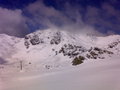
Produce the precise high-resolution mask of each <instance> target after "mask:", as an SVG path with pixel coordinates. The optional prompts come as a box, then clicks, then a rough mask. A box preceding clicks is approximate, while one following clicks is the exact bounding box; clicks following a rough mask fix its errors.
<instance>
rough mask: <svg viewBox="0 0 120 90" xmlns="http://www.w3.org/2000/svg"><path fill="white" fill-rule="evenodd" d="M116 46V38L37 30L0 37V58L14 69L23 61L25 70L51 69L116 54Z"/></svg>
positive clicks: (118, 40)
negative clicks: (18, 36)
mask: <svg viewBox="0 0 120 90" xmlns="http://www.w3.org/2000/svg"><path fill="white" fill-rule="evenodd" d="M119 46H120V36H119V35H111V36H106V37H97V36H93V35H87V34H86V35H85V34H84V35H82V34H79V33H77V34H76V33H72V32H67V31H58V30H50V29H48V30H43V31H40V30H38V31H36V32H34V33H31V34H28V35H26V36H25V38H17V37H12V36H8V35H4V34H2V35H0V49H1V50H0V58H1V60H5V61H6V63H7V64H8V63H9V64H13V65H15V66H14V68H15V67H16V68H17V67H19V63H20V62H22V63H23V65H24V69H25V70H28V69H30V70H31V68H38V69H39V68H41V67H43V68H47V69H50V68H54V67H62V66H72V65H78V64H81V63H83V62H85V61H87V60H94V59H105V58H109V57H112V56H113V55H117V54H118V55H119V53H120V52H119V50H120V48H119ZM6 63H5V64H6ZM13 65H12V66H13Z"/></svg>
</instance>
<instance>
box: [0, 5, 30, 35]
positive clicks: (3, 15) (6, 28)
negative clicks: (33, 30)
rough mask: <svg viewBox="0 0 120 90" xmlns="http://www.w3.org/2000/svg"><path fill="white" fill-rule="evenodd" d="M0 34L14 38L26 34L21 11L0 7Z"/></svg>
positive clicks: (26, 30) (26, 29)
mask: <svg viewBox="0 0 120 90" xmlns="http://www.w3.org/2000/svg"><path fill="white" fill-rule="evenodd" d="M0 33H6V34H8V35H14V36H23V35H25V34H26V33H28V28H27V25H26V24H25V18H24V17H23V15H22V11H21V10H18V9H17V10H10V9H6V8H1V7H0Z"/></svg>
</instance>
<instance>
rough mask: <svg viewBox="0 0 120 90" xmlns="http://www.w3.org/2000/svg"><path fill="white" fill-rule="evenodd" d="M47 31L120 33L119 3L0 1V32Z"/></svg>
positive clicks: (109, 0) (115, 0) (20, 34)
mask: <svg viewBox="0 0 120 90" xmlns="http://www.w3.org/2000/svg"><path fill="white" fill-rule="evenodd" d="M47 28H51V29H53V28H55V29H59V30H68V31H74V32H75V31H76V32H81V33H82V32H86V33H94V34H99V35H101V34H105V35H109V34H120V1H119V0H14V1H13V0H0V33H6V34H9V35H13V36H18V37H23V36H24V35H26V34H28V33H31V32H34V31H36V30H37V29H41V30H44V29H47Z"/></svg>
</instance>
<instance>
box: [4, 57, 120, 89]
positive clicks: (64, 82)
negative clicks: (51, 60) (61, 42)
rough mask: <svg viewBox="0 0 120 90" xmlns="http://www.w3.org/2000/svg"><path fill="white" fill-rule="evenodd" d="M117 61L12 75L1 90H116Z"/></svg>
mask: <svg viewBox="0 0 120 90" xmlns="http://www.w3.org/2000/svg"><path fill="white" fill-rule="evenodd" d="M119 58H120V57H117V56H115V57H114V60H113V59H110V58H109V59H106V60H96V61H87V62H85V63H83V64H81V65H79V66H76V67H69V68H64V69H51V70H47V71H45V70H44V72H43V71H40V72H34V73H33V72H30V73H25V72H24V73H17V74H13V75H12V76H14V77H12V79H9V80H8V79H5V80H4V82H5V81H7V85H6V87H4V89H2V90H119V89H120V85H119V84H120V79H119V76H120V60H119Z"/></svg>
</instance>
